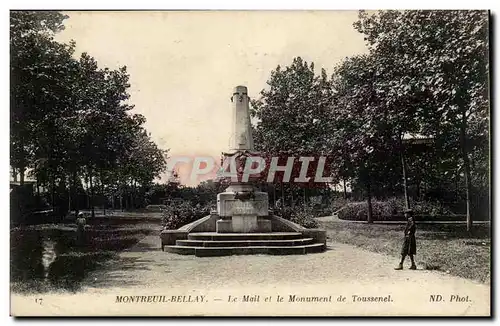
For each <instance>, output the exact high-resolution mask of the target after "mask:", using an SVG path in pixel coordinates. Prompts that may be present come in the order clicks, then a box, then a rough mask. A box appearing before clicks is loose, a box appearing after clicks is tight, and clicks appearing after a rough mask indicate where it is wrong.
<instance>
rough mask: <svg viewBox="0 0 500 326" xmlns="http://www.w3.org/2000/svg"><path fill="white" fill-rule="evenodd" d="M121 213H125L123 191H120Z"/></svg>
mask: <svg viewBox="0 0 500 326" xmlns="http://www.w3.org/2000/svg"><path fill="white" fill-rule="evenodd" d="M120 211H122V212H123V190H121V189H120Z"/></svg>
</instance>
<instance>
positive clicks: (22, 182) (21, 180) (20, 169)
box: [19, 167, 25, 186]
mask: <svg viewBox="0 0 500 326" xmlns="http://www.w3.org/2000/svg"><path fill="white" fill-rule="evenodd" d="M24 172H25V168H24V167H20V168H19V184H20V185H21V186H22V185H24Z"/></svg>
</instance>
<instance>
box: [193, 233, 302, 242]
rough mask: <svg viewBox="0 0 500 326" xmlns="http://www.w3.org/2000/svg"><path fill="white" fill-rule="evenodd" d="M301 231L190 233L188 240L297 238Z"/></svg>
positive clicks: (299, 237) (299, 236)
mask: <svg viewBox="0 0 500 326" xmlns="http://www.w3.org/2000/svg"><path fill="white" fill-rule="evenodd" d="M301 238H302V234H301V233H299V232H269V233H215V232H199V233H189V234H188V240H203V241H243V240H297V239H301Z"/></svg>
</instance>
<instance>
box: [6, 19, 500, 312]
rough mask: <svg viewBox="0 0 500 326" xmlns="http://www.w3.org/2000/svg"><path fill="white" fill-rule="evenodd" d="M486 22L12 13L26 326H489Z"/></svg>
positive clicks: (18, 274) (17, 257)
mask: <svg viewBox="0 0 500 326" xmlns="http://www.w3.org/2000/svg"><path fill="white" fill-rule="evenodd" d="M489 26H490V16H489V12H488V11H484V10H380V11H363V10H359V11H333V10H330V11H217V10H212V11H22V10H12V11H11V12H10V175H11V177H10V292H11V297H10V301H11V302H10V303H11V315H12V316H16V317H23V316H351V317H357V316H486V317H487V316H491V287H490V284H491V253H490V250H491V243H492V242H491V229H490V222H491V216H490V211H491V210H490V207H491V200H490V181H491V179H490V164H489V162H490V101H489V93H490V91H489V89H490V79H489V75H490V74H489V71H490V63H489V51H490V49H489V43H490V42H489Z"/></svg>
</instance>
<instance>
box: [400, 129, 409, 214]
mask: <svg viewBox="0 0 500 326" xmlns="http://www.w3.org/2000/svg"><path fill="white" fill-rule="evenodd" d="M400 145H401V149H400V154H401V168H402V169H403V188H404V196H405V208H406V209H410V201H409V199H408V183H407V178H406V162H405V154H404V145H403V136H401V143H400Z"/></svg>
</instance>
